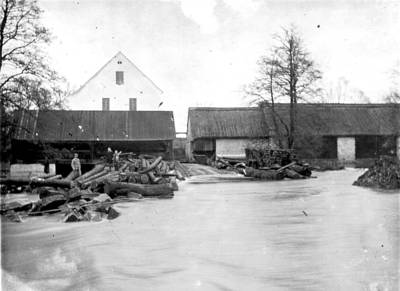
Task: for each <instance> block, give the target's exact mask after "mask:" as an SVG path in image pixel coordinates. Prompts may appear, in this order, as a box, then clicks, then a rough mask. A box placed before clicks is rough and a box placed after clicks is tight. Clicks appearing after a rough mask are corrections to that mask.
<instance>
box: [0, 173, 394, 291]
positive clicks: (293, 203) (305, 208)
mask: <svg viewBox="0 0 400 291" xmlns="http://www.w3.org/2000/svg"><path fill="white" fill-rule="evenodd" d="M361 173H362V171H361V170H354V169H353V170H352V169H349V170H344V171H332V172H324V173H316V174H315V175H317V176H318V178H317V179H309V180H301V181H279V182H266V181H263V182H260V181H252V182H249V181H227V180H222V181H219V182H218V181H217V179H215V178H213V179H210V180H209V179H206V178H204V177H202V178H197V180H196V178H194V179H192V181H185V182H183V183H181V184H180V191H178V192H176V195H175V197H174V198H173V199H170V200H162V199H151V200H145V201H140V202H136V203H127V204H119V205H117V206H116V208H117V209H118V210H119V211H120V212H121V213H122V215H121V216H120V217H119V218H117V219H115V220H112V221H103V222H97V223H96V222H81V223H71V224H66V223H62V222H60V220H61V217H60V216H57V215H56V216H51V217H33V218H29V219H27V220H26V221H25V222H24V223H20V224H16V223H8V222H7V223H6V222H3V223H2V271H3V289H4V290H171V291H172V290H399V279H398V278H399V242H400V241H399V239H400V230H399V222H400V220H399V218H400V213H399V206H400V205H399V203H400V200H399V198H400V193H399V191H377V190H371V189H365V188H359V187H356V186H351V183H352V182H353V181H354V180H355V179H356V178H357V177H358V176H359V175H360V174H361ZM196 181H197V182H196ZM207 181H209V182H212V183H208V182H207ZM8 288H10V289H8Z"/></svg>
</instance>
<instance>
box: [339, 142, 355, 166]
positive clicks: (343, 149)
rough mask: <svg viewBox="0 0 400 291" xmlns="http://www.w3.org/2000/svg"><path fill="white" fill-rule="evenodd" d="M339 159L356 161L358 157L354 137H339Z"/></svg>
mask: <svg viewBox="0 0 400 291" xmlns="http://www.w3.org/2000/svg"><path fill="white" fill-rule="evenodd" d="M337 151H338V154H337V156H338V159H339V160H345V161H354V160H355V159H356V140H355V138H354V137H338V139H337Z"/></svg>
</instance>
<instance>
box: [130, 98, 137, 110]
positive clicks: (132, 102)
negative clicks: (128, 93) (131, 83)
mask: <svg viewBox="0 0 400 291" xmlns="http://www.w3.org/2000/svg"><path fill="white" fill-rule="evenodd" d="M136 110H137V109H136V98H129V111H136Z"/></svg>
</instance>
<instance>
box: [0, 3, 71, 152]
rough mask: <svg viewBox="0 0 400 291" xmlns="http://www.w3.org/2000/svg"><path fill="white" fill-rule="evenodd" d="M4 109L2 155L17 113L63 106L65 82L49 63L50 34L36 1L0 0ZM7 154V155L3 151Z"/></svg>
mask: <svg viewBox="0 0 400 291" xmlns="http://www.w3.org/2000/svg"><path fill="white" fill-rule="evenodd" d="M0 1H1V11H0V13H1V14H0V15H1V19H0V96H1V100H0V107H1V108H0V109H1V127H2V131H1V137H2V152H3V151H4V150H5V148H7V146H4V145H3V143H4V142H5V140H9V138H10V137H11V135H12V133H13V130H15V126H16V124H14V123H13V118H12V112H13V111H15V110H20V109H22V110H25V109H31V108H36V109H41V108H53V107H61V106H62V99H63V96H65V95H64V94H63V93H62V92H63V90H62V89H61V88H62V85H63V82H64V79H62V78H61V77H60V76H59V75H58V74H57V73H56V72H55V71H54V70H52V69H51V68H50V67H49V65H48V64H47V62H46V59H47V57H46V54H45V52H44V50H43V48H44V47H45V46H46V45H47V44H48V43H49V42H50V40H51V38H50V33H49V31H48V29H47V28H45V27H44V26H43V25H42V24H41V23H40V16H41V13H42V11H41V10H40V8H39V7H38V5H37V1H36V0H0ZM3 153H4V152H3Z"/></svg>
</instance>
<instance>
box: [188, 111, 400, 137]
mask: <svg viewBox="0 0 400 291" xmlns="http://www.w3.org/2000/svg"><path fill="white" fill-rule="evenodd" d="M275 110H276V112H277V115H279V117H281V118H282V120H283V121H284V123H286V124H288V120H289V117H288V116H289V104H276V106H275ZM261 112H263V113H264V115H262V114H261ZM272 116H273V114H272V111H271V109H270V107H268V106H267V107H264V108H263V109H262V110H261V109H260V108H259V107H250V108H191V109H190V110H189V121H188V123H189V124H190V127H189V128H188V130H189V131H190V132H189V135H191V138H192V139H196V138H202V137H245V136H246V137H260V136H268V135H270V134H269V133H272V132H273V130H274V122H273V118H272ZM296 120H297V121H296V129H298V133H301V134H310V135H326V136H351V135H397V134H400V105H398V104H397V105H396V104H298V108H297V119H296ZM277 124H278V126H281V124H282V123H280V122H279V118H278V119H277Z"/></svg>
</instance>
